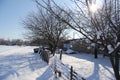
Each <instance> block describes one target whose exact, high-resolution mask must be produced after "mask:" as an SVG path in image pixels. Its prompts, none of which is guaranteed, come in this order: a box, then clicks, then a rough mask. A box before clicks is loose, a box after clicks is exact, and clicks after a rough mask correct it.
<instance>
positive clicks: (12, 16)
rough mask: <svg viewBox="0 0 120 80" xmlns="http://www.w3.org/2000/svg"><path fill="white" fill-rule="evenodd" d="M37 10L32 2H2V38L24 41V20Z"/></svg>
mask: <svg viewBox="0 0 120 80" xmlns="http://www.w3.org/2000/svg"><path fill="white" fill-rule="evenodd" d="M35 10H36V6H35V4H34V2H33V1H32V0H0V38H4V39H17V38H19V39H23V38H24V36H23V33H24V32H25V30H24V28H23V25H22V20H23V19H25V17H27V15H28V14H29V13H30V12H32V11H35Z"/></svg>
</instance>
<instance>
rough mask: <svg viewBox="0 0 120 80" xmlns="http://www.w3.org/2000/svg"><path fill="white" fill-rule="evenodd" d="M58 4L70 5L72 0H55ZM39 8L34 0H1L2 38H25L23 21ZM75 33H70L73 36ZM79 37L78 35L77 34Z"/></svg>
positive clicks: (0, 25) (0, 22) (0, 26)
mask: <svg viewBox="0 0 120 80" xmlns="http://www.w3.org/2000/svg"><path fill="white" fill-rule="evenodd" d="M55 1H56V2H57V4H65V7H68V6H69V5H70V4H71V5H72V6H73V4H72V3H70V0H55ZM36 11H37V8H36V5H35V2H33V0H0V38H4V39H24V37H25V36H24V35H23V34H25V31H26V30H25V29H24V25H23V24H22V21H23V20H24V19H25V18H26V17H27V15H29V14H30V13H31V12H36ZM73 34H74V33H70V35H71V36H73ZM75 36H76V37H77V35H75Z"/></svg>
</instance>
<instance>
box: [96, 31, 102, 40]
mask: <svg viewBox="0 0 120 80" xmlns="http://www.w3.org/2000/svg"><path fill="white" fill-rule="evenodd" d="M96 34H97V39H100V36H101V34H102V32H101V31H98V32H97V33H96Z"/></svg>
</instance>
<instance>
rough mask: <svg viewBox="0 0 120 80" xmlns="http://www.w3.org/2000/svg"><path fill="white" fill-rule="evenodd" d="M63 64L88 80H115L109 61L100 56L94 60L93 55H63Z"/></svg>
mask: <svg viewBox="0 0 120 80" xmlns="http://www.w3.org/2000/svg"><path fill="white" fill-rule="evenodd" d="M62 61H63V63H65V64H69V65H71V66H73V68H74V70H75V71H76V72H77V73H79V74H80V75H81V76H82V77H84V78H85V79H86V80H115V77H114V72H113V69H112V66H111V64H110V61H109V59H108V58H107V57H106V58H103V57H102V56H99V58H98V59H94V57H93V55H91V54H83V53H79V54H69V55H65V54H64V55H63V58H62Z"/></svg>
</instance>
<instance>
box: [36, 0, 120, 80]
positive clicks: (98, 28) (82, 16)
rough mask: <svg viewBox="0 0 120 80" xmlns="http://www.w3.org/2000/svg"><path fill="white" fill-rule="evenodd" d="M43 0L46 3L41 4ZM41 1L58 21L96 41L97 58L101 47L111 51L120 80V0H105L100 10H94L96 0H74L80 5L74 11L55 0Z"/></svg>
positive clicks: (76, 4)
mask: <svg viewBox="0 0 120 80" xmlns="http://www.w3.org/2000/svg"><path fill="white" fill-rule="evenodd" d="M40 1H42V2H43V3H44V4H41V3H40ZM40 1H39V0H36V3H37V5H38V6H42V7H43V8H45V9H46V10H48V11H49V12H50V13H51V14H52V15H53V16H54V17H55V18H57V19H58V20H59V21H62V22H64V23H65V24H67V25H68V26H69V27H71V28H72V29H74V30H76V31H78V32H79V33H81V34H82V35H83V36H85V37H86V38H87V39H88V40H90V41H91V43H94V44H95V58H97V51H98V50H99V47H100V46H102V48H103V50H104V51H105V52H106V53H107V54H108V55H109V58H110V61H111V64H112V67H113V70H114V73H115V77H116V80H120V73H119V53H120V52H119V51H120V6H119V5H120V4H119V3H120V0H114V1H113V0H103V2H102V5H101V8H99V9H97V10H95V9H94V10H93V8H94V7H97V6H95V5H96V0H72V2H73V3H74V4H75V6H76V7H77V8H76V10H75V9H74V11H72V10H71V8H69V10H70V11H71V12H73V14H70V13H68V11H66V10H65V9H63V8H62V7H60V6H59V5H58V4H57V3H56V2H55V1H54V0H47V2H46V0H40ZM45 5H46V6H45ZM97 5H98V4H97ZM53 6H54V7H56V8H57V9H58V10H61V11H62V12H63V13H64V14H66V16H68V18H69V19H70V21H69V22H68V21H66V19H65V18H64V17H62V16H61V15H59V14H57V13H56V12H54V9H53ZM67 8H68V7H67Z"/></svg>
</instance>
